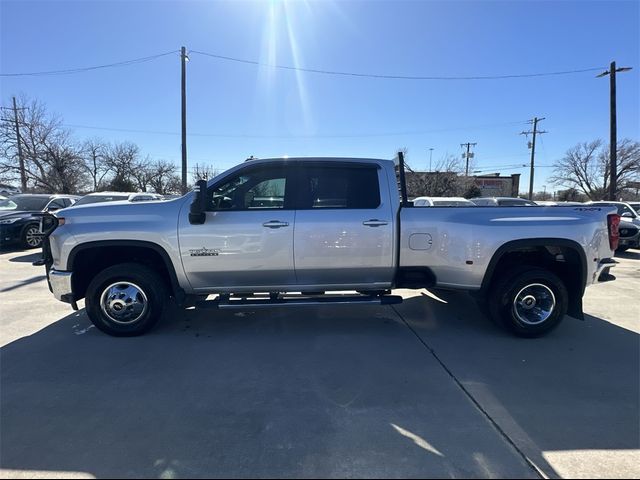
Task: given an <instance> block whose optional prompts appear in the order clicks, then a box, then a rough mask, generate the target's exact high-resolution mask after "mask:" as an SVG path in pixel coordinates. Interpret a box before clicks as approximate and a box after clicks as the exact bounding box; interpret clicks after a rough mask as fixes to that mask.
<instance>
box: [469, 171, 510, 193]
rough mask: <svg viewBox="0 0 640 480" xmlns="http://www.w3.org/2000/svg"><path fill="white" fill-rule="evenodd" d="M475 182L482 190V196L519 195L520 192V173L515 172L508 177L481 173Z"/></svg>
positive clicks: (475, 178)
mask: <svg viewBox="0 0 640 480" xmlns="http://www.w3.org/2000/svg"><path fill="white" fill-rule="evenodd" d="M473 178H474V183H475V184H476V186H477V187H478V188H479V189H480V191H481V192H482V195H481V196H482V197H517V196H518V192H520V174H519V173H514V174H513V175H510V176H508V177H501V176H500V174H499V173H496V174H494V175H479V176H476V177H473Z"/></svg>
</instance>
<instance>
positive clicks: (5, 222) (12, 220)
mask: <svg viewBox="0 0 640 480" xmlns="http://www.w3.org/2000/svg"><path fill="white" fill-rule="evenodd" d="M18 220H21V218H20V217H17V218H7V219H6V220H0V225H11V224H12V223H16V222H17V221H18Z"/></svg>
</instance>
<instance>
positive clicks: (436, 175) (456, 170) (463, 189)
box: [406, 155, 474, 197]
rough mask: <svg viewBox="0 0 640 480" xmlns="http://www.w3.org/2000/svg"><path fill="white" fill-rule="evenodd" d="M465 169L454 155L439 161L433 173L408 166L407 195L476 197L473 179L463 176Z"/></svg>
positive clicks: (446, 156)
mask: <svg viewBox="0 0 640 480" xmlns="http://www.w3.org/2000/svg"><path fill="white" fill-rule="evenodd" d="M463 168H464V167H463V165H462V162H461V161H460V159H458V158H457V157H455V156H453V155H445V156H444V157H442V158H441V159H440V160H439V161H437V163H436V166H435V170H434V171H433V172H418V171H415V170H413V168H411V167H410V166H409V165H408V164H407V165H406V169H407V193H408V195H409V196H410V197H419V196H423V195H425V196H430V197H448V196H467V195H469V194H471V196H474V195H473V192H471V190H470V188H471V186H472V185H473V184H474V180H473V177H466V176H464V175H462V170H463Z"/></svg>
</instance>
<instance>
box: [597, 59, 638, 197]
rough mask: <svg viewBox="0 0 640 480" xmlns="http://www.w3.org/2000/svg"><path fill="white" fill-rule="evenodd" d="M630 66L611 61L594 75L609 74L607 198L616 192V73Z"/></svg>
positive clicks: (615, 194)
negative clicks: (609, 115)
mask: <svg viewBox="0 0 640 480" xmlns="http://www.w3.org/2000/svg"><path fill="white" fill-rule="evenodd" d="M629 70H631V67H619V68H616V62H611V66H610V68H609V70H606V71H604V72H602V73H601V74H599V75H596V78H599V77H604V76H606V75H609V96H610V99H609V102H610V113H611V118H610V122H611V125H610V130H609V133H610V136H611V138H610V140H609V176H610V178H611V180H610V182H609V200H613V201H615V200H616V197H617V193H618V125H617V116H616V73H617V72H628V71H629Z"/></svg>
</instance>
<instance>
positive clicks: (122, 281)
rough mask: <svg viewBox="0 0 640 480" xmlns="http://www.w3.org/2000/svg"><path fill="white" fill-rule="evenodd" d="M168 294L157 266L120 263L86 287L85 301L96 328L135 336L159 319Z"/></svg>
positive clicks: (116, 334) (148, 328) (102, 272)
mask: <svg viewBox="0 0 640 480" xmlns="http://www.w3.org/2000/svg"><path fill="white" fill-rule="evenodd" d="M125 287H126V288H125ZM103 295H104V298H103ZM109 298H111V299H112V300H111V301H109ZM132 298H134V300H132ZM166 298H167V294H166V289H165V285H164V283H163V282H162V279H161V278H160V276H159V274H158V273H157V272H156V271H155V270H153V269H151V268H149V267H146V266H144V265H141V264H139V263H121V264H118V265H114V266H112V267H108V268H106V269H104V270H103V271H101V272H100V273H99V274H98V275H96V276H95V278H94V279H93V280H92V281H91V283H90V284H89V287H88V288H87V293H86V296H85V305H86V309H87V314H88V315H89V318H90V319H91V321H92V322H93V324H94V325H95V326H96V328H98V329H99V330H101V331H103V332H104V333H107V334H109V335H112V336H114V337H133V336H137V335H142V334H144V333H146V332H148V331H149V330H151V329H152V328H153V327H154V326H155V325H156V323H158V321H159V320H160V318H161V316H162V312H163V310H164V307H165V301H166ZM103 300H104V302H105V306H104V307H103V304H102V301H103ZM108 312H111V315H112V316H110V314H109V313H108ZM116 317H118V318H116Z"/></svg>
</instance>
